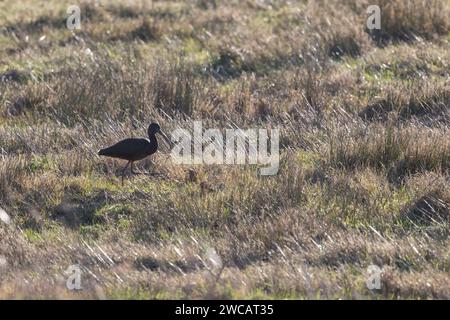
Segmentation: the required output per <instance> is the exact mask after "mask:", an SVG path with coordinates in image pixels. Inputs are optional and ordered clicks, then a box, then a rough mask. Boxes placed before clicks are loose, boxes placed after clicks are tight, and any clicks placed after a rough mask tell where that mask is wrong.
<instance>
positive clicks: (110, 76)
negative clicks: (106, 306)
mask: <svg viewBox="0 0 450 320" xmlns="http://www.w3.org/2000/svg"><path fill="white" fill-rule="evenodd" d="M73 4H77V5H79V7H80V12H81V25H80V29H75V30H69V29H68V28H67V25H66V19H67V17H68V13H67V8H68V7H69V5H73ZM369 5H378V6H379V7H380V8H381V29H380V30H369V29H368V28H367V26H366V21H367V18H368V14H367V12H366V9H367V7H368V6H369ZM449 17H450V1H448V0H411V1H406V0H390V1H389V0H316V1H308V0H290V1H288V0H279V1H274V0H273V1H272V0H260V1H257V0H242V1H222V0H188V1H150V0H148V1H147V0H142V1H119V0H110V1H106V0H105V1H66V0H63V1H57V0H51V1H44V0H23V1H9V0H0V299H41V298H50V299H67V298H69V299H84V298H87V299H105V298H106V299H183V298H186V299H261V298H262V299H450V239H449V231H450V183H449V181H450V44H449V42H450V19H449ZM194 120H202V122H203V125H204V127H205V128H221V129H222V130H226V129H233V128H243V129H246V128H264V129H272V128H279V129H280V141H279V143H280V165H279V170H278V173H277V174H276V175H274V176H261V175H259V174H258V167H257V166H255V165H194V164H193V165H178V164H175V163H173V161H171V156H170V150H169V148H168V147H167V146H164V145H161V149H160V150H159V151H158V152H157V153H156V154H155V155H154V156H152V157H151V158H149V159H146V160H144V161H142V162H140V163H138V164H137V166H138V168H139V169H140V170H143V171H144V170H145V171H149V172H157V173H159V174H158V175H155V176H148V175H135V176H130V177H128V178H127V179H126V180H125V183H124V185H123V186H122V185H121V182H120V174H121V170H122V168H123V166H124V165H125V162H124V161H120V160H115V159H109V158H104V157H99V156H98V155H97V151H98V150H99V149H100V148H103V147H105V146H108V145H111V144H113V143H114V142H116V141H119V140H121V139H123V138H126V137H139V136H145V134H146V128H147V127H148V124H149V123H150V122H158V123H159V124H160V125H161V127H162V129H163V130H164V131H166V132H168V133H170V132H172V131H173V130H175V129H177V128H187V129H188V130H189V128H191V127H192V123H193V121H194ZM74 265H77V266H79V268H80V270H81V289H80V290H69V289H68V288H67V280H68V277H70V274H68V273H67V272H69V273H70V267H71V266H74ZM370 266H378V267H379V268H380V270H381V271H382V272H381V274H380V288H379V289H369V288H368V287H367V280H368V268H369V267H370ZM68 270H69V271H68Z"/></svg>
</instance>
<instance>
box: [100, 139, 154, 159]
mask: <svg viewBox="0 0 450 320" xmlns="http://www.w3.org/2000/svg"><path fill="white" fill-rule="evenodd" d="M157 150H158V141H157V140H156V137H155V136H153V139H152V141H151V140H150V139H146V138H129V139H125V140H122V141H119V142H117V143H116V144H114V145H112V146H111V147H108V148H105V149H101V150H100V151H99V152H98V154H99V155H100V156H107V157H111V158H118V159H123V160H128V161H139V160H142V159H144V158H146V157H148V156H151V155H152V154H154V153H155V152H156V151H157Z"/></svg>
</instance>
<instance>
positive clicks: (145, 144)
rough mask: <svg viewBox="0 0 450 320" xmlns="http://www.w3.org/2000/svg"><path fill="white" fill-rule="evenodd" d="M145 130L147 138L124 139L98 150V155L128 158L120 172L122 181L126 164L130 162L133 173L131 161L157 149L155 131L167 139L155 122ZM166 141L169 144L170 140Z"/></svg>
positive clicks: (149, 154) (144, 156) (140, 158)
mask: <svg viewBox="0 0 450 320" xmlns="http://www.w3.org/2000/svg"><path fill="white" fill-rule="evenodd" d="M147 132H148V139H147V138H128V139H124V140H122V141H119V142H117V143H116V144H114V145H112V146H110V147H107V148H104V149H101V150H100V151H99V152H98V155H99V156H106V157H111V158H118V159H123V160H128V163H127V165H126V166H125V168H124V169H123V172H122V183H123V177H124V175H125V171H126V169H127V168H128V165H130V164H131V172H132V173H135V172H134V171H133V162H134V161H139V160H142V159H144V158H146V157H148V156H151V155H152V154H154V153H155V152H156V151H157V150H158V140H157V139H156V134H157V133H159V134H161V135H162V136H163V137H164V138H165V139H167V140H168V138H167V136H166V135H165V134H164V133H163V132H162V131H161V128H160V126H159V125H158V124H157V123H152V124H150V126H149V127H148V130H147ZM168 143H169V145H170V142H168Z"/></svg>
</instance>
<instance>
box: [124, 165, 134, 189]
mask: <svg viewBox="0 0 450 320" xmlns="http://www.w3.org/2000/svg"><path fill="white" fill-rule="evenodd" d="M130 163H131V164H132V162H131V161H128V162H127V164H126V166H125V167H124V168H123V171H122V186H123V177H124V176H125V172H126V171H127V169H128V166H129V165H130Z"/></svg>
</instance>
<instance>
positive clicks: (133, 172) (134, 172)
mask: <svg viewBox="0 0 450 320" xmlns="http://www.w3.org/2000/svg"><path fill="white" fill-rule="evenodd" d="M131 173H132V174H140V172H139V171H134V170H133V161H131Z"/></svg>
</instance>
